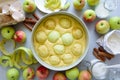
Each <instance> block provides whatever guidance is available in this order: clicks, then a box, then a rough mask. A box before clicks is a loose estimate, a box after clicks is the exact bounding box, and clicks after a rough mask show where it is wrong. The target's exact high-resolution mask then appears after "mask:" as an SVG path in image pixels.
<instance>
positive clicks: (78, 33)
mask: <svg viewBox="0 0 120 80" xmlns="http://www.w3.org/2000/svg"><path fill="white" fill-rule="evenodd" d="M72 34H73V37H74V38H75V39H80V38H81V37H82V36H83V32H82V31H81V30H80V29H75V30H73V32H72Z"/></svg>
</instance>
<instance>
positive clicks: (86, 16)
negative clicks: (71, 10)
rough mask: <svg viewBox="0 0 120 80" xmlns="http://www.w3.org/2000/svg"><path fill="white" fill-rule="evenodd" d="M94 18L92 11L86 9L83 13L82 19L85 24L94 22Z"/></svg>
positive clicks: (94, 14)
mask: <svg viewBox="0 0 120 80" xmlns="http://www.w3.org/2000/svg"><path fill="white" fill-rule="evenodd" d="M95 18H96V13H95V11H94V10H92V9H88V10H86V11H85V12H84V13H83V19H84V20H85V21H86V22H92V21H94V20H95Z"/></svg>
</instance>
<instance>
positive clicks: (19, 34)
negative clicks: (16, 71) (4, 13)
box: [14, 30, 26, 42]
mask: <svg viewBox="0 0 120 80" xmlns="http://www.w3.org/2000/svg"><path fill="white" fill-rule="evenodd" d="M14 40H15V41H16V42H25V40H26V34H25V32H24V31H21V30H19V31H16V32H15V34H14Z"/></svg>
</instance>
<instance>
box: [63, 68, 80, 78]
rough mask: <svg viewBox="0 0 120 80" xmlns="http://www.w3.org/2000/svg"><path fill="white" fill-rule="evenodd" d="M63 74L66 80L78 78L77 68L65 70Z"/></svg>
mask: <svg viewBox="0 0 120 80" xmlns="http://www.w3.org/2000/svg"><path fill="white" fill-rule="evenodd" d="M65 74H66V76H67V78H68V79H70V80H75V79H76V78H77V77H78V76H79V69H78V68H77V67H74V68H72V69H69V70H67V71H66V72H65Z"/></svg>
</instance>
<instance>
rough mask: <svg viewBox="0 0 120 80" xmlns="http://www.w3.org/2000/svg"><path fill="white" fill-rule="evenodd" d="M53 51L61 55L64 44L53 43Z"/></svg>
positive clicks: (63, 50)
mask: <svg viewBox="0 0 120 80" xmlns="http://www.w3.org/2000/svg"><path fill="white" fill-rule="evenodd" d="M54 51H55V53H56V54H58V55H61V54H63V53H64V52H65V49H64V46H63V45H55V46H54Z"/></svg>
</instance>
